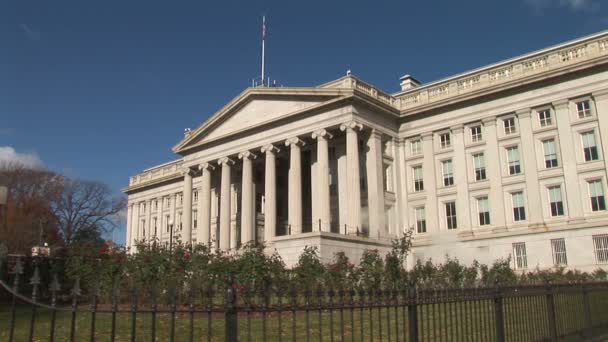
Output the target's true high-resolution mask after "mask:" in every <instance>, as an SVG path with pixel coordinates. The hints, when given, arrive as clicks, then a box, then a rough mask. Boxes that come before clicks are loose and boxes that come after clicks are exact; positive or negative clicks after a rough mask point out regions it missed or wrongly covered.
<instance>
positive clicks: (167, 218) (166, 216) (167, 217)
mask: <svg viewBox="0 0 608 342" xmlns="http://www.w3.org/2000/svg"><path fill="white" fill-rule="evenodd" d="M169 218H170V216H169V215H165V222H166V223H167V233H168V232H169V228H170V227H169V226H170V225H169Z"/></svg>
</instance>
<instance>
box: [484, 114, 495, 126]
mask: <svg viewBox="0 0 608 342" xmlns="http://www.w3.org/2000/svg"><path fill="white" fill-rule="evenodd" d="M481 122H482V123H483V125H484V126H496V117H495V116H492V117H489V118H483V119H481Z"/></svg>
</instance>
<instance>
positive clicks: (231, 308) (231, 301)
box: [224, 274, 238, 342]
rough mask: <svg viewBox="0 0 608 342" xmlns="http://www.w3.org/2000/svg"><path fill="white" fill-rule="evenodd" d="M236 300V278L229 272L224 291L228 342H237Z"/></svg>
mask: <svg viewBox="0 0 608 342" xmlns="http://www.w3.org/2000/svg"><path fill="white" fill-rule="evenodd" d="M235 301H236V295H235V293H234V279H233V277H232V274H229V275H228V279H227V282H226V290H225V293H224V311H225V313H224V318H225V319H224V325H225V327H226V342H237V337H238V331H237V328H238V320H237V312H236V306H235Z"/></svg>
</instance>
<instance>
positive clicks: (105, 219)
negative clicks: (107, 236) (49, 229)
mask: <svg viewBox="0 0 608 342" xmlns="http://www.w3.org/2000/svg"><path fill="white" fill-rule="evenodd" d="M125 207H126V199H125V198H124V197H112V192H111V190H110V188H109V187H108V186H107V185H105V184H103V183H99V182H93V181H86V180H80V179H70V178H65V177H64V178H63V180H62V189H61V193H60V196H59V197H58V198H57V200H56V201H54V203H53V204H52V208H53V213H54V216H55V219H56V223H57V227H58V230H59V234H60V236H61V238H62V239H63V241H65V243H66V244H68V245H69V244H71V243H72V241H73V239H74V237H75V236H77V235H78V234H81V233H82V232H84V231H96V232H100V233H107V232H111V231H112V230H113V229H114V228H116V226H117V222H118V215H119V213H120V212H121V211H122V210H123V209H124V208H125Z"/></svg>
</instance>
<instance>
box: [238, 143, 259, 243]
mask: <svg viewBox="0 0 608 342" xmlns="http://www.w3.org/2000/svg"><path fill="white" fill-rule="evenodd" d="M256 157H257V156H256V155H255V154H253V153H251V152H249V151H245V152H242V153H239V158H240V159H242V160H243V174H242V176H243V180H242V181H241V186H242V190H241V246H244V245H246V244H248V243H249V242H251V241H253V240H254V238H255V217H254V212H255V210H254V203H255V202H254V201H255V199H254V194H253V165H252V164H253V162H252V160H253V159H255V158H256Z"/></svg>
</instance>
